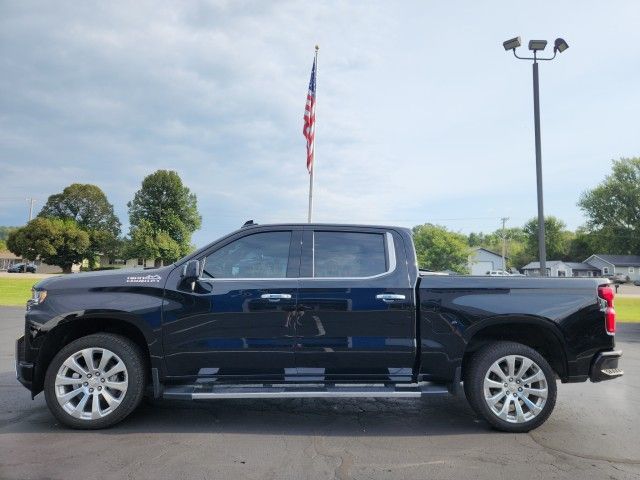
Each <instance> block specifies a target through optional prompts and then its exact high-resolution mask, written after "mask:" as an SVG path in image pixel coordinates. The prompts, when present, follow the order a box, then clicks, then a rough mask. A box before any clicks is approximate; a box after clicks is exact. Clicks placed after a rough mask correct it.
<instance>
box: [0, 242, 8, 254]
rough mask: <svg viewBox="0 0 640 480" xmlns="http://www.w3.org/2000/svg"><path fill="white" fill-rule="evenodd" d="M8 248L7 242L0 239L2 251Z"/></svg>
mask: <svg viewBox="0 0 640 480" xmlns="http://www.w3.org/2000/svg"><path fill="white" fill-rule="evenodd" d="M6 249H7V242H5V241H4V240H0V252H1V251H3V250H6Z"/></svg>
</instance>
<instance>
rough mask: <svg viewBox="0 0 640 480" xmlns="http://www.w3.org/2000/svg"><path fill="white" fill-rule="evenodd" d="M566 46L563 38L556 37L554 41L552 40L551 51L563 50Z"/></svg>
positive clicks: (567, 45)
mask: <svg viewBox="0 0 640 480" xmlns="http://www.w3.org/2000/svg"><path fill="white" fill-rule="evenodd" d="M567 48H569V44H568V43H567V42H565V41H564V39H563V38H556V41H555V42H553V52H554V53H555V52H560V53H562V52H564V51H565V50H566V49H567Z"/></svg>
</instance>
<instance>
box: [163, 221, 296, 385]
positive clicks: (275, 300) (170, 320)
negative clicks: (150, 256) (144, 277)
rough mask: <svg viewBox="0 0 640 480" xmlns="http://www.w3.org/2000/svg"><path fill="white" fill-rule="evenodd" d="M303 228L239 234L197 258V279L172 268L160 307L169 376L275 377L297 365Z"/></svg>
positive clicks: (279, 377)
mask: <svg viewBox="0 0 640 480" xmlns="http://www.w3.org/2000/svg"><path fill="white" fill-rule="evenodd" d="M301 234H302V232H301V230H295V229H284V230H281V231H273V230H269V231H259V229H251V230H250V231H247V232H246V233H245V232H240V233H239V234H237V235H235V236H233V237H231V238H227V239H225V240H223V241H222V242H220V243H219V244H217V245H214V246H213V247H212V249H211V250H210V251H208V252H206V253H205V254H203V255H202V256H201V257H200V258H198V259H199V260H200V261H201V262H204V268H203V274H202V276H201V278H200V279H199V280H198V281H196V282H195V283H193V284H191V283H190V282H189V283H188V284H183V283H185V282H182V281H181V279H180V272H179V270H181V268H178V269H176V270H175V271H174V272H173V273H172V275H171V276H170V278H169V280H168V282H167V287H166V293H165V303H164V312H163V315H164V317H163V339H164V349H165V362H166V368H167V372H168V375H169V376H172V377H187V376H188V377H199V378H202V377H215V378H216V379H219V380H233V381H242V380H281V379H283V378H284V374H285V372H291V371H292V370H293V369H294V368H295V364H294V354H293V328H294V327H293V323H294V321H295V316H296V303H297V292H298V280H297V277H298V272H299V261H300V237H301ZM294 239H296V240H297V241H294Z"/></svg>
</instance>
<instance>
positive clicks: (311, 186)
mask: <svg viewBox="0 0 640 480" xmlns="http://www.w3.org/2000/svg"><path fill="white" fill-rule="evenodd" d="M319 48H320V47H318V45H316V56H315V58H314V65H315V66H316V93H315V97H316V99H315V103H314V107H313V108H314V117H315V118H316V119H317V116H316V115H315V109H316V108H317V105H318V50H319ZM317 123H318V122H317V121H315V122H314V124H313V150H312V151H313V163H311V171H310V172H309V214H308V216H307V221H308V222H309V223H311V217H312V214H313V173H314V172H315V170H316V125H317Z"/></svg>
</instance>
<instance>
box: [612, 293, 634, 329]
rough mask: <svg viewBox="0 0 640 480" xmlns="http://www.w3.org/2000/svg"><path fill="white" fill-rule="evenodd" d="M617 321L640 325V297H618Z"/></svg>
mask: <svg viewBox="0 0 640 480" xmlns="http://www.w3.org/2000/svg"><path fill="white" fill-rule="evenodd" d="M613 304H614V305H615V308H616V320H618V321H619V322H634V323H640V297H616V299H615V300H614V301H613Z"/></svg>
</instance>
